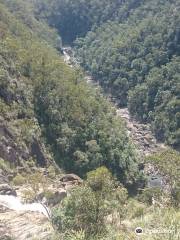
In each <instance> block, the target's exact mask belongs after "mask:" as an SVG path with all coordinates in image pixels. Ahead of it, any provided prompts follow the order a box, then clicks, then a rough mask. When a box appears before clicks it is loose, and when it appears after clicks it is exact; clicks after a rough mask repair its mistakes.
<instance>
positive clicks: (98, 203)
mask: <svg viewBox="0 0 180 240" xmlns="http://www.w3.org/2000/svg"><path fill="white" fill-rule="evenodd" d="M116 188H117V187H116V184H115V180H114V179H113V178H112V175H111V173H110V172H109V171H108V170H107V169H106V168H105V167H101V168H98V169H97V170H95V171H92V172H90V173H88V175H87V181H86V182H85V184H84V185H83V186H80V187H77V188H75V189H74V190H73V191H72V192H71V195H70V196H69V197H67V199H65V200H64V202H63V204H62V206H61V207H60V208H58V209H57V210H56V211H55V212H54V215H53V223H54V224H55V225H56V226H57V227H58V229H59V231H60V232H67V231H68V230H74V231H81V230H82V231H83V232H84V233H85V236H86V239H89V237H91V236H97V235H99V234H104V233H105V232H106V223H105V222H106V221H105V220H106V217H107V216H108V215H110V214H111V213H112V212H113V209H114V210H115V207H114V205H113V204H112V202H113V200H117V204H116V205H121V207H123V204H124V203H125V202H126V199H127V192H126V191H125V189H124V188H122V187H121V195H120V194H119V192H120V187H119V188H117V189H116ZM117 196H118V197H117ZM112 206H113V207H112Z"/></svg>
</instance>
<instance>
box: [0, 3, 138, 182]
mask: <svg viewBox="0 0 180 240" xmlns="http://www.w3.org/2000/svg"><path fill="white" fill-rule="evenodd" d="M1 2H2V3H3V4H1V8H0V10H1V25H0V26H1V33H2V34H1V82H0V84H1V85H0V86H1V91H0V96H1V109H2V110H1V111H2V113H3V114H2V115H3V118H5V120H6V121H8V122H10V123H9V124H10V125H11V124H12V125H13V124H15V123H16V125H19V128H20V131H21V132H22V134H24V136H22V137H23V139H25V141H30V142H31V141H33V137H34V135H36V134H37V132H36V131H37V128H39V127H40V129H41V130H40V132H41V135H40V137H41V138H42V139H43V141H44V142H45V143H46V144H47V146H49V147H50V151H51V152H52V153H53V155H54V158H55V160H56V162H57V163H58V165H59V166H60V167H62V168H63V169H65V170H66V171H69V172H75V173H78V174H79V175H80V176H85V174H86V173H87V172H88V171H90V170H93V169H95V168H97V167H99V166H102V165H105V166H106V167H108V168H109V169H110V170H112V172H113V173H114V174H115V175H116V176H117V177H118V179H119V180H121V181H122V182H123V183H124V184H127V185H129V184H133V183H134V182H136V180H137V179H138V175H139V173H138V161H137V156H136V153H135V151H134V147H133V145H132V144H131V143H130V141H129V139H128V137H127V133H126V130H125V126H124V124H123V122H121V121H120V120H119V119H118V118H117V117H116V115H115V112H114V110H113V109H112V107H111V105H110V104H109V103H108V102H107V101H106V100H105V99H104V98H103V97H102V95H101V94H100V92H98V91H95V90H94V89H93V88H92V87H89V86H88V85H87V84H86V83H85V81H84V79H83V74H82V73H81V71H76V70H74V69H71V68H70V67H69V66H67V65H66V64H65V63H64V62H63V58H61V56H60V55H59V53H58V52H57V51H56V50H55V49H54V48H53V47H52V46H57V47H59V46H60V44H61V41H60V39H59V36H58V35H57V33H56V32H55V31H53V30H51V29H49V27H48V26H47V25H46V24H45V23H44V24H43V23H42V22H38V21H37V20H35V19H34V18H33V13H32V12H30V11H29V12H25V10H26V4H25V3H23V2H21V1H1ZM23 6H24V8H23ZM30 6H31V5H29V6H28V9H31V8H30ZM21 9H24V11H22V10H21ZM11 11H12V13H11ZM41 25H42V26H43V29H45V30H46V31H43V32H41V31H40V26H41ZM36 29H37V31H36ZM32 30H33V32H32ZM46 34H47V35H48V39H47V41H46V40H45V35H46ZM13 79H15V80H13ZM10 112H11V115H12V117H11V120H10V119H9V114H10ZM21 127H22V128H23V129H21ZM24 129H25V130H24ZM39 134H40V133H39ZM30 142H29V143H28V144H30Z"/></svg>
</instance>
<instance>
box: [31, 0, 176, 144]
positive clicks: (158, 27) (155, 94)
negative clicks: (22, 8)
mask: <svg viewBox="0 0 180 240" xmlns="http://www.w3.org/2000/svg"><path fill="white" fill-rule="evenodd" d="M36 4H37V5H36V6H37V8H36V10H35V11H36V14H37V17H38V18H43V19H45V20H46V21H48V23H49V24H50V25H52V26H53V27H55V28H56V29H57V30H58V31H59V32H60V33H61V35H62V38H63V41H64V42H65V43H70V44H74V46H75V47H76V50H77V57H78V58H79V59H80V61H81V63H82V65H83V67H84V68H85V69H86V70H88V71H90V72H91V74H92V75H93V77H94V78H95V79H96V80H98V81H99V82H100V84H101V85H102V86H103V87H104V89H105V90H106V91H108V92H110V93H111V94H112V95H113V96H114V97H116V99H117V100H118V102H119V105H120V106H128V108H129V110H130V112H131V114H132V115H133V116H134V117H135V118H137V119H138V120H139V121H142V122H150V123H151V125H152V129H153V131H154V133H155V135H156V137H157V139H158V140H160V141H165V142H166V143H168V144H169V145H171V146H174V147H176V148H179V145H180V142H179V139H180V135H179V134H180V130H179V129H180V115H179V112H180V99H179V96H180V86H179V84H180V78H179V77H180V74H179V66H180V58H179V54H180V15H179V11H180V4H179V1H177V0H163V1H162V0H151V1H148V0H138V1H137V0H115V1H109V0H104V1H97V0H91V1H86V0H77V1H71V0H61V1H57V0H53V1H48V0H46V1H41V0H38V1H36Z"/></svg>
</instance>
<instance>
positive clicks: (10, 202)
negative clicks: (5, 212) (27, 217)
mask: <svg viewBox="0 0 180 240" xmlns="http://www.w3.org/2000/svg"><path fill="white" fill-rule="evenodd" d="M0 205H1V206H4V207H6V208H8V209H10V210H14V211H16V212H28V211H30V212H39V213H41V214H43V215H44V216H46V217H47V218H50V211H49V209H48V208H47V207H46V206H44V205H43V204H41V203H31V204H30V203H29V204H23V203H22V202H21V200H20V199H19V198H18V197H15V196H9V195H0Z"/></svg>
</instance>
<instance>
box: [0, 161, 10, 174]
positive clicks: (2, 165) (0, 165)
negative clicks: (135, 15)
mask: <svg viewBox="0 0 180 240" xmlns="http://www.w3.org/2000/svg"><path fill="white" fill-rule="evenodd" d="M0 169H1V170H3V171H4V172H6V173H8V172H10V171H11V169H10V166H9V163H8V162H6V161H5V160H4V159H2V158H0Z"/></svg>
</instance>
